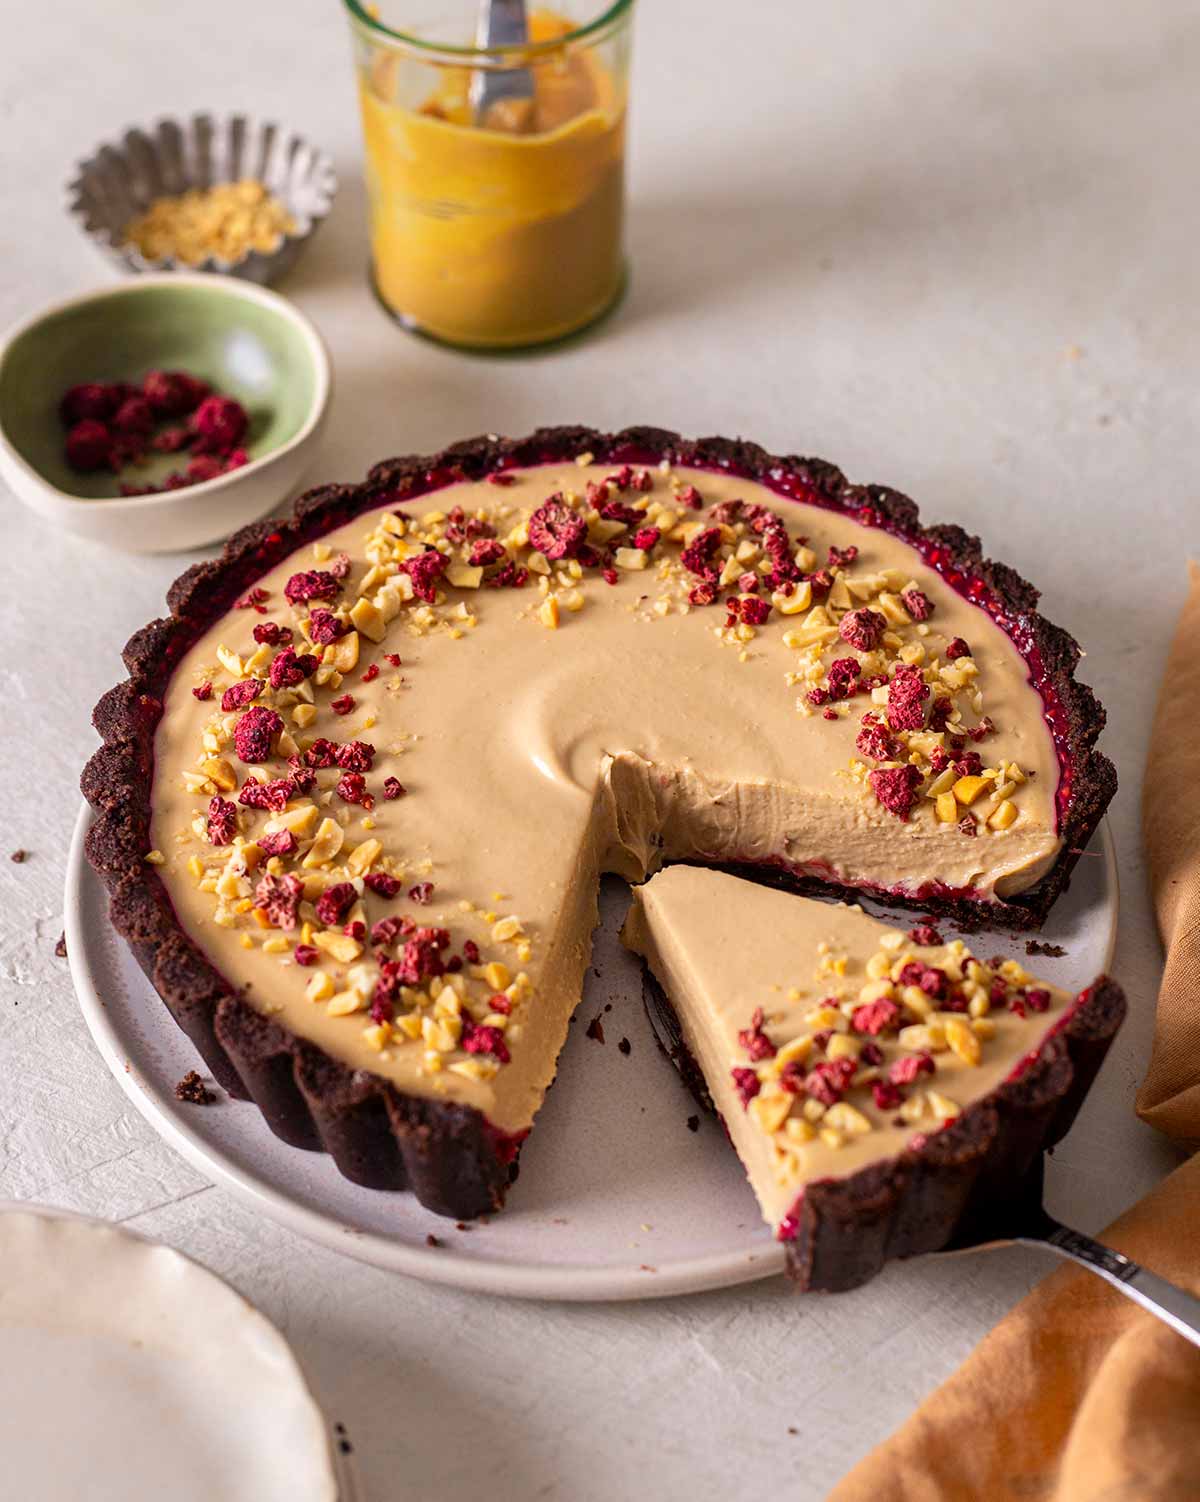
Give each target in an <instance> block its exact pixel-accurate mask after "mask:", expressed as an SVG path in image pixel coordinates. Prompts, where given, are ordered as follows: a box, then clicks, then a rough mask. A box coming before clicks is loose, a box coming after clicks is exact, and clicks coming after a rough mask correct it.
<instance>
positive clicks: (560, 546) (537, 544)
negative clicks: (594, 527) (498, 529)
mask: <svg viewBox="0 0 1200 1502" xmlns="http://www.w3.org/2000/svg"><path fill="white" fill-rule="evenodd" d="M528 531H529V546H530V547H531V548H535V549H536V550H537V551H538V552H539V553H541V555H542V557H543V558H548V559H550V560H551V562H553V561H555V560H557V559H559V558H573V557H574V556H575V554H576V553H577V552H578V551H579V549H580V547H581V546H582V545H583V543H584V542H585V541H586V539H587V523H586V522H585V521H584V519H583V517H582V516H580V515H579V513H578V512H577V511H572V509H571V507H570V506H568V505H567V503H566V502H565V501H564V500H563V498H562V495H561V494H555V495H552V496H551V497H550V498H549V500H545V501H543V502H542V504H541V505H540V506H539V507H538V508H537V510H536V511H535V512H534V513H533V515H532V516H531V517H530V518H529V528H528Z"/></svg>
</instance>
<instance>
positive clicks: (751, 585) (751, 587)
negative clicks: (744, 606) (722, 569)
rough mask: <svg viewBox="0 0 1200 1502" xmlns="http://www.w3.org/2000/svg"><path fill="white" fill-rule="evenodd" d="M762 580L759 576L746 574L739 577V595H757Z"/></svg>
mask: <svg viewBox="0 0 1200 1502" xmlns="http://www.w3.org/2000/svg"><path fill="white" fill-rule="evenodd" d="M760 582H761V581H760V579H759V577H758V575H757V574H751V573H748V572H747V573H745V574H739V575H738V581H737V587H738V593H739V594H743V595H756V594H757V593H758V586H759V583H760Z"/></svg>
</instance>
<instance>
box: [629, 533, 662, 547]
mask: <svg viewBox="0 0 1200 1502" xmlns="http://www.w3.org/2000/svg"><path fill="white" fill-rule="evenodd" d="M661 536H662V532H661V531H660V529H659V528H658V527H641V528H639V529H638V531H636V532H635V533H634V534H633V545H634V547H635V548H640V549H641V551H642V552H643V553H652V552H653V551H654V549H655V548H656V547H657V546H658V539H659V538H660V537H661Z"/></svg>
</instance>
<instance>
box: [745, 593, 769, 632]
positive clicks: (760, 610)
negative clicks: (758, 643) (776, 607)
mask: <svg viewBox="0 0 1200 1502" xmlns="http://www.w3.org/2000/svg"><path fill="white" fill-rule="evenodd" d="M738 614H739V615H740V616H741V618H742V623H743V625H746V626H763V625H765V624H766V620H767V617H768V616H769V615H770V614H771V602H770V600H760V599H759V598H758V596H757V595H743V596H742V598H741V600H740V601H739V602H738Z"/></svg>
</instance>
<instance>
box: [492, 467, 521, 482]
mask: <svg viewBox="0 0 1200 1502" xmlns="http://www.w3.org/2000/svg"><path fill="white" fill-rule="evenodd" d="M487 482H488V484H489V485H515V484H516V483H517V477H516V475H510V474H506V473H505V471H504V470H502V469H494V470H492V472H491V474H489V475H488V477H487Z"/></svg>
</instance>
